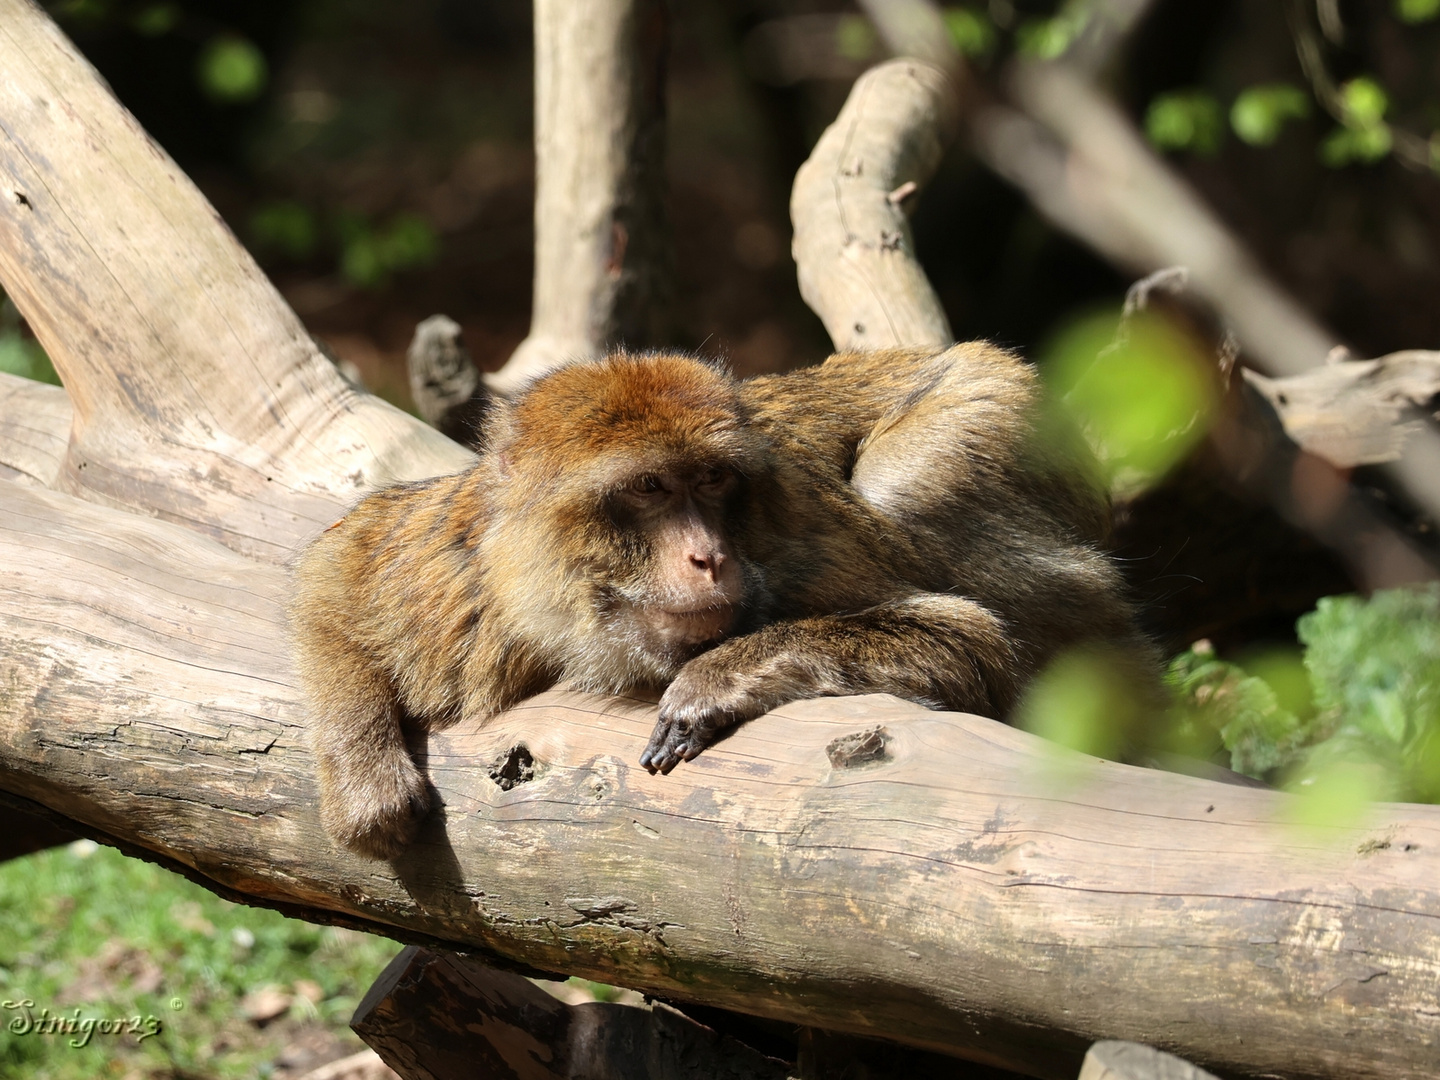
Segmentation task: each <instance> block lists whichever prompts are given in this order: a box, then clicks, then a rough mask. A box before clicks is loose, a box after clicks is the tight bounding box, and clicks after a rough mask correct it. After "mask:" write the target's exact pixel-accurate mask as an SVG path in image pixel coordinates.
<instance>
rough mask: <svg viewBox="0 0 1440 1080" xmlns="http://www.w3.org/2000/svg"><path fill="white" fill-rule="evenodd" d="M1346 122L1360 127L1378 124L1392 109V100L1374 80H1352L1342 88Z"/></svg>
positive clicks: (1341, 97)
mask: <svg viewBox="0 0 1440 1080" xmlns="http://www.w3.org/2000/svg"><path fill="white" fill-rule="evenodd" d="M1340 100H1341V102H1342V103H1343V104H1344V106H1345V115H1346V120H1347V122H1349V123H1353V124H1355V125H1357V126H1360V127H1366V126H1369V125H1372V124H1378V123H1379V122H1380V121H1381V120H1382V119H1383V118H1384V116H1385V110H1386V109H1388V108H1389V107H1390V99H1389V97H1388V96H1386V94H1385V91H1384V89H1382V88H1381V86H1380V84H1379V83H1377V82H1376V81H1375V80H1374V79H1367V78H1365V77H1363V76H1362V77H1360V78H1358V79H1351V80H1350V81H1349V82H1347V83H1344V84H1343V85H1342V86H1341V87H1340Z"/></svg>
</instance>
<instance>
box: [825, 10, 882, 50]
mask: <svg viewBox="0 0 1440 1080" xmlns="http://www.w3.org/2000/svg"><path fill="white" fill-rule="evenodd" d="M876 44H877V42H876V38H875V30H874V28H873V27H871V25H870V21H869V20H868V19H866V18H865V17H864V16H863V15H842V16H841V17H840V20H839V22H838V23H836V25H835V51H836V52H837V53H839V54H840V55H841V56H843V57H844V58H845V59H846V60H869V59H870V57H872V56H873V55H875V46H876Z"/></svg>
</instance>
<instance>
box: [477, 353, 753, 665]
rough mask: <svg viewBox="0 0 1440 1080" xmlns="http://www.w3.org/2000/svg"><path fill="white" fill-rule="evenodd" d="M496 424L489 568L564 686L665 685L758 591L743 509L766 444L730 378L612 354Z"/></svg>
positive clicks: (523, 400)
mask: <svg viewBox="0 0 1440 1080" xmlns="http://www.w3.org/2000/svg"><path fill="white" fill-rule="evenodd" d="M491 430H492V432H493V434H492V439H491V442H490V445H489V447H488V449H487V458H488V460H489V461H490V463H491V468H492V472H491V475H492V476H493V478H494V479H493V483H494V484H495V499H494V501H493V503H492V505H493V506H494V507H495V510H496V515H495V518H494V520H493V521H492V524H491V527H490V528H489V529H488V530H487V531H486V536H485V543H484V551H483V557H484V559H485V560H486V562H485V565H486V566H487V568H488V569H487V573H488V574H489V576H490V578H491V581H492V582H494V583H495V584H496V585H497V587H498V586H499V583H501V582H503V583H504V588H503V592H504V595H503V596H500V597H497V599H499V600H500V603H501V606H502V607H503V609H504V611H503V614H502V618H503V619H504V621H505V623H506V625H507V626H509V627H511V628H512V629H514V630H515V631H517V632H519V633H520V634H521V635H523V637H524V638H525V639H526V640H527V641H529V642H530V643H531V644H533V645H537V646H540V647H541V648H542V649H543V650H544V651H545V653H546V654H547V655H550V656H557V657H559V658H560V659H561V664H562V665H563V668H564V671H563V677H564V678H565V679H567V680H569V681H570V682H572V683H575V684H577V685H580V686H584V687H587V688H591V689H597V690H612V691H613V690H619V689H624V688H630V687H637V686H645V685H649V686H660V685H663V684H664V683H666V682H668V681H669V680H670V679H672V678H674V676H675V674H676V672H678V670H679V668H680V666H681V665H682V664H684V663H685V661H686V660H688V659H690V658H691V657H692V656H694V655H696V654H697V653H698V652H700V651H702V650H704V649H706V648H708V647H709V646H711V645H714V644H716V643H717V642H719V641H720V640H722V639H723V638H725V637H726V636H727V635H729V634H731V633H733V632H735V631H736V630H737V628H738V627H739V626H740V624H741V621H742V619H743V618H744V616H745V614H746V612H747V610H748V609H750V608H752V607H753V606H754V604H755V602H756V600H757V598H758V595H759V593H760V591H761V588H762V583H761V581H760V574H759V571H758V569H757V567H756V566H755V565H754V564H753V563H751V562H750V561H749V560H747V558H746V557H745V553H744V552H743V551H741V550H739V548H738V547H737V543H736V541H737V538H738V537H739V536H741V535H742V533H743V530H742V529H740V528H739V516H740V515H741V514H743V513H744V504H745V498H744V495H745V486H746V484H747V483H748V482H749V481H750V480H751V479H753V478H754V477H755V476H756V475H757V473H759V472H761V471H763V470H764V469H765V468H766V467H767V464H766V463H767V460H768V452H767V447H766V445H765V443H764V441H763V440H762V439H760V437H759V436H758V435H757V434H756V433H755V432H754V431H753V429H752V428H751V427H750V425H749V423H748V421H747V417H746V414H745V411H744V408H743V407H742V405H741V401H740V395H739V393H738V388H737V386H736V384H735V382H734V380H732V379H731V378H730V377H729V376H728V375H726V374H725V373H724V372H721V371H718V370H716V369H715V368H713V367H711V366H710V365H708V364H705V363H703V362H701V361H699V360H695V359H691V358H689V357H680V356H635V355H627V354H623V353H622V354H617V355H613V356H610V357H607V358H605V359H603V360H598V361H595V362H592V363H581V364H575V365H572V366H570V367H566V368H562V369H560V370H558V371H556V372H553V373H551V374H549V375H546V376H544V377H543V378H541V379H540V380H539V381H537V382H536V383H535V384H534V385H533V386H532V387H530V389H529V390H527V391H526V392H525V393H524V394H522V395H521V396H520V397H519V398H518V399H517V400H516V401H515V402H514V403H513V404H511V405H510V406H509V407H508V408H506V409H505V410H504V411H503V412H502V413H501V414H500V415H499V416H497V417H495V423H494V425H493V426H492V429H491Z"/></svg>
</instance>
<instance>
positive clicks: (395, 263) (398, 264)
mask: <svg viewBox="0 0 1440 1080" xmlns="http://www.w3.org/2000/svg"><path fill="white" fill-rule="evenodd" d="M380 243H381V247H382V249H383V258H384V260H385V265H386V267H387V268H389V269H391V270H409V269H411V268H412V267H416V266H425V265H427V264H428V263H430V262H432V261H434V259H435V255H436V253H437V252H438V251H439V248H440V241H439V238H438V237H437V236H436V235H435V230H434V229H433V228H431V226H430V223H429V222H428V221H426V220H425V219H424V218H422V217H420V216H419V215H418V214H400V215H398V216H397V217H396V218H395V220H394V221H392V222H391V223H390V228H389V229H387V230H386V231H385V233H384V235H383V236H382V237H381V239H380Z"/></svg>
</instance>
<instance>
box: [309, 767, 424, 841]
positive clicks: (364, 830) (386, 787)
mask: <svg viewBox="0 0 1440 1080" xmlns="http://www.w3.org/2000/svg"><path fill="white" fill-rule="evenodd" d="M405 765H406V766H408V769H406V770H402V769H399V768H396V769H393V770H389V775H381V776H379V777H376V776H373V775H369V776H366V777H365V778H364V780H363V781H362V780H357V779H354V778H349V779H350V782H349V783H342V784H338V785H334V786H331V785H322V793H323V794H322V798H321V803H320V817H321V820H322V821H323V822H324V823H325V831H326V832H327V833H329V834H330V837H331V838H332V839H333V840H334V841H335V842H336V843H337V844H339V845H340V846H341V847H344V848H347V849H349V850H350V851H353V852H355V853H356V854H357V855H363V856H365V857H366V858H367V859H394V858H396V857H397V856H398V855H400V853H401V852H403V851H404V850H405V849H406V848H407V847H409V846H410V843H411V841H413V840H414V839H415V834H416V833H417V832H418V831H419V829H420V823H421V822H422V821H424V820H425V815H426V814H428V813H429V812H430V792H429V789H428V788H427V786H426V783H425V778H424V777H423V776H422V775H421V774H420V771H419V770H418V769H416V768H415V767H414V765H412V764H411V763H410V762H409V761H408V760H407V761H406V762H405Z"/></svg>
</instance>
